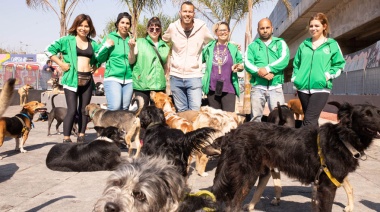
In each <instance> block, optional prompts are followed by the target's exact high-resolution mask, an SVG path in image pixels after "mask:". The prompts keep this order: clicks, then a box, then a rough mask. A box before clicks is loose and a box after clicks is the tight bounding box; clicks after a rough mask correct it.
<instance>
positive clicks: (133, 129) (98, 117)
mask: <svg viewBox="0 0 380 212" xmlns="http://www.w3.org/2000/svg"><path fill="white" fill-rule="evenodd" d="M135 102H137V105H138V109H137V110H136V111H126V110H117V111H110V110H106V109H101V108H100V106H99V105H98V104H95V103H90V104H89V105H87V106H86V109H85V110H86V115H88V116H90V118H91V119H92V121H93V123H94V126H99V127H110V126H113V127H117V128H119V129H122V130H124V131H126V135H125V142H126V144H127V146H128V153H129V155H131V154H132V141H131V140H132V139H133V138H134V141H135V145H136V154H135V155H134V157H138V156H139V154H140V150H141V144H140V139H139V137H140V119H139V118H138V115H139V114H140V112H141V109H142V107H143V105H144V100H143V99H142V97H140V96H137V97H135V99H133V100H132V103H131V104H134V103H135Z"/></svg>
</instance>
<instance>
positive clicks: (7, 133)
mask: <svg viewBox="0 0 380 212" xmlns="http://www.w3.org/2000/svg"><path fill="white" fill-rule="evenodd" d="M44 107H45V104H43V103H40V102H38V101H31V102H28V103H26V104H25V105H24V106H23V107H22V110H21V111H20V113H19V114H17V115H16V116H14V117H1V118H0V146H2V145H3V142H4V138H5V137H11V138H15V140H16V148H15V150H16V151H17V150H19V151H20V152H22V153H25V152H27V151H26V150H25V149H24V145H25V142H26V140H27V139H28V136H29V132H30V130H31V129H32V121H33V116H34V113H35V112H38V110H39V109H41V108H44ZM20 119H21V120H22V122H24V123H22V122H21V121H20ZM20 138H22V140H21V142H20Z"/></svg>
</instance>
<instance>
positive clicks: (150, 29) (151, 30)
mask: <svg viewBox="0 0 380 212" xmlns="http://www.w3.org/2000/svg"><path fill="white" fill-rule="evenodd" d="M154 31H156V32H161V27H149V32H154Z"/></svg>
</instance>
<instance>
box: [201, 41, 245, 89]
mask: <svg viewBox="0 0 380 212" xmlns="http://www.w3.org/2000/svg"><path fill="white" fill-rule="evenodd" d="M216 42H217V40H213V41H211V42H209V43H208V44H207V45H206V46H205V47H204V48H203V50H202V62H203V63H206V71H205V74H204V75H203V77H202V90H203V92H204V93H205V94H206V95H207V94H208V92H209V90H210V76H211V71H212V60H213V58H214V48H215V45H216ZM227 48H228V51H230V54H231V57H232V60H233V63H234V64H237V63H242V62H243V59H242V55H241V53H240V51H239V49H238V47H237V45H235V44H231V43H228V45H227ZM231 71H232V70H231ZM231 77H232V79H231V81H232V85H233V86H234V88H235V93H236V95H237V96H239V95H240V90H239V78H238V75H237V73H236V72H233V73H232V74H231Z"/></svg>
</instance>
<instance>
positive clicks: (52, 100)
mask: <svg viewBox="0 0 380 212" xmlns="http://www.w3.org/2000/svg"><path fill="white" fill-rule="evenodd" d="M56 96H58V94H54V95H53V96H52V97H51V109H52V110H53V109H54V108H55V104H54V97H56Z"/></svg>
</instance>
